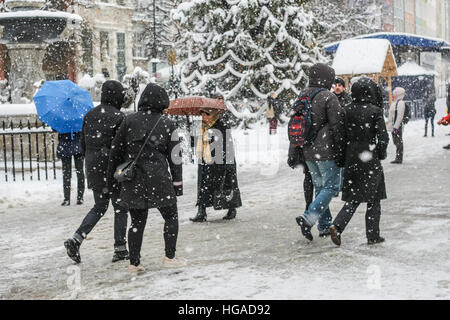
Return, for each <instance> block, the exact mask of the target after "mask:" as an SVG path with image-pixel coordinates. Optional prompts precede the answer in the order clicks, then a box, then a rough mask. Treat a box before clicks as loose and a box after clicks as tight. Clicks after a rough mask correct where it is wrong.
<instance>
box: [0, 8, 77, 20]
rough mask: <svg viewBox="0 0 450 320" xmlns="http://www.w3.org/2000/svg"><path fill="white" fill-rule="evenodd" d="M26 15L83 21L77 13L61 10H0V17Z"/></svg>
mask: <svg viewBox="0 0 450 320" xmlns="http://www.w3.org/2000/svg"><path fill="white" fill-rule="evenodd" d="M28 17H32V18H36V17H46V18H66V19H68V20H78V21H83V18H81V17H80V16H79V15H77V14H73V13H68V12H62V11H45V10H24V11H10V12H0V18H28Z"/></svg>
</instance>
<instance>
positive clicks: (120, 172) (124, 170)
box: [114, 117, 161, 182]
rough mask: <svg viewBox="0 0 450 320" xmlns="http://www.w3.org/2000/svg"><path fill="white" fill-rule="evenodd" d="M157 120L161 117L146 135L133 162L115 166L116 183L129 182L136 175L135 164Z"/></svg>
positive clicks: (129, 161)
mask: <svg viewBox="0 0 450 320" xmlns="http://www.w3.org/2000/svg"><path fill="white" fill-rule="evenodd" d="M159 120H161V117H160V118H159V119H158V121H156V124H155V125H154V127H153V129H152V130H151V131H150V133H149V134H148V136H147V139H145V142H144V144H143V145H142V147H141V149H140V150H139V153H138V154H137V155H136V157H135V158H134V159H133V160H128V161H125V162H124V163H121V164H119V165H118V166H117V168H116V171H115V172H114V178H115V179H116V180H117V181H118V182H124V181H131V180H133V179H134V176H135V174H136V162H137V160H138V159H139V157H140V156H141V154H142V151H144V147H145V145H146V144H147V142H148V140H149V139H150V136H151V135H152V132H153V130H155V128H156V126H157V125H158V122H159Z"/></svg>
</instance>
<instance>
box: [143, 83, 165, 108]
mask: <svg viewBox="0 0 450 320" xmlns="http://www.w3.org/2000/svg"><path fill="white" fill-rule="evenodd" d="M169 103H170V101H169V96H168V95H167V92H166V90H164V88H162V87H160V86H158V85H156V84H154V83H149V84H148V85H147V86H146V87H145V89H144V91H143V92H142V95H141V98H140V99H139V103H138V110H139V111H147V110H152V111H155V112H162V111H163V110H164V109H167V108H168V107H169Z"/></svg>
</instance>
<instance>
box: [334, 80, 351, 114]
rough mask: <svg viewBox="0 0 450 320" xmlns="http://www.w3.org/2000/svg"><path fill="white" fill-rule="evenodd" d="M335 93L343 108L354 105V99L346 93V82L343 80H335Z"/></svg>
mask: <svg viewBox="0 0 450 320" xmlns="http://www.w3.org/2000/svg"><path fill="white" fill-rule="evenodd" d="M333 92H334V94H335V95H336V97H337V98H338V100H339V103H340V104H341V107H345V106H346V105H348V104H350V103H352V98H351V97H350V96H349V95H348V94H347V92H345V80H344V79H342V78H339V77H338V78H336V80H334V88H333Z"/></svg>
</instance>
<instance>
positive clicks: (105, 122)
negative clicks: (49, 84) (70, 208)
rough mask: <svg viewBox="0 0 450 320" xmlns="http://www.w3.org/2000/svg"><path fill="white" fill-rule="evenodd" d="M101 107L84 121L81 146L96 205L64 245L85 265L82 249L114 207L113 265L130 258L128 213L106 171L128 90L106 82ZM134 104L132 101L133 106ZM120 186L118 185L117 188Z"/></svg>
mask: <svg viewBox="0 0 450 320" xmlns="http://www.w3.org/2000/svg"><path fill="white" fill-rule="evenodd" d="M100 100H101V104H100V105H98V106H97V107H95V108H93V109H91V110H90V111H89V112H88V113H87V114H86V116H85V117H84V119H83V129H82V132H81V147H82V151H83V154H84V155H85V159H86V174H87V182H88V188H89V189H92V192H93V194H94V201H95V204H94V206H93V207H92V209H91V210H90V211H89V212H88V214H87V215H86V217H85V218H84V219H83V221H82V223H81V225H80V226H79V228H78V229H77V230H76V231H75V233H74V234H73V236H72V238H69V239H67V240H66V241H65V242H64V246H65V247H66V249H67V254H68V256H69V257H70V258H71V259H72V260H74V261H75V262H77V263H79V262H81V257H80V251H79V250H80V246H81V244H82V243H83V240H84V239H86V237H87V235H88V234H89V233H90V232H91V231H92V229H93V228H94V227H95V225H96V224H97V222H98V221H99V220H100V219H101V218H102V217H103V216H104V214H105V213H106V211H107V210H108V206H109V202H110V200H111V202H112V205H113V208H114V255H113V258H112V262H116V261H120V260H124V259H128V250H127V247H126V244H127V243H126V232H127V219H128V214H127V212H128V210H127V209H126V208H125V207H123V206H121V205H120V204H119V190H118V188H113V189H111V190H107V188H106V171H107V169H108V158H109V152H110V150H111V143H112V140H113V138H114V136H115V134H116V132H117V130H118V129H119V126H120V124H121V123H122V121H123V119H124V118H125V115H124V114H123V113H122V112H121V111H120V109H121V107H122V106H123V104H124V103H125V89H124V87H123V86H122V84H121V83H120V82H118V81H115V80H108V81H106V82H105V83H103V86H102V93H101V99H100ZM130 102H131V101H128V103H130ZM116 187H117V186H116Z"/></svg>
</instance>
